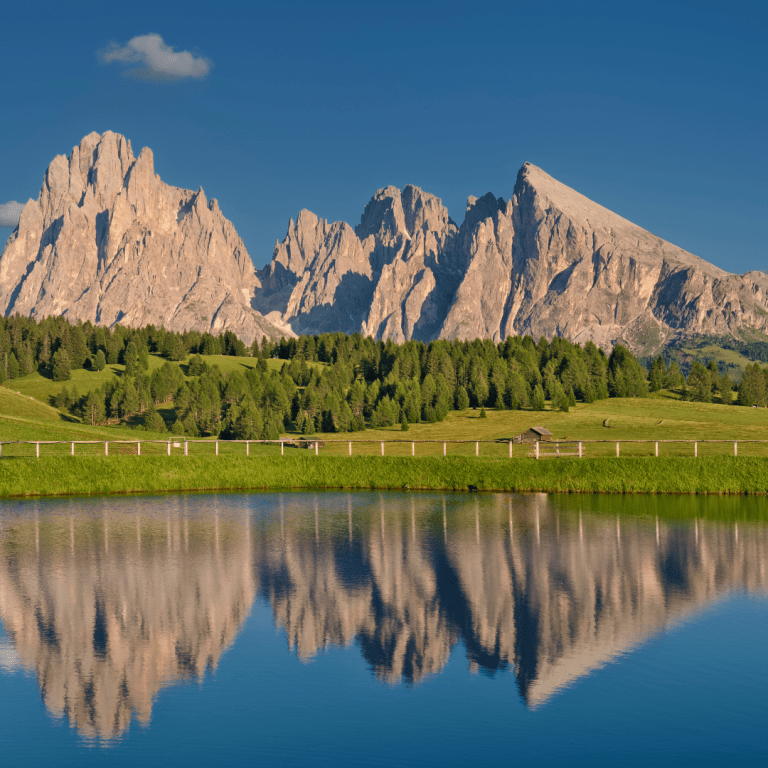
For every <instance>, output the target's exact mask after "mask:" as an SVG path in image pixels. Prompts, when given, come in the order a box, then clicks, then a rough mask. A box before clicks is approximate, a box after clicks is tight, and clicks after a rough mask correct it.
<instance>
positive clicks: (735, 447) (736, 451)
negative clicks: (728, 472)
mask: <svg viewBox="0 0 768 768" xmlns="http://www.w3.org/2000/svg"><path fill="white" fill-rule="evenodd" d="M733 455H734V456H738V455H739V444H738V442H737V441H736V440H734V441H733Z"/></svg>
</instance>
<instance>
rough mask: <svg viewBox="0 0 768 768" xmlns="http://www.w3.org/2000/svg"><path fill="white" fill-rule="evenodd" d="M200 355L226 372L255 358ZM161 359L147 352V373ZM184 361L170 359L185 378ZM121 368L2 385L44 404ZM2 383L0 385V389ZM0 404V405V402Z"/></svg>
mask: <svg viewBox="0 0 768 768" xmlns="http://www.w3.org/2000/svg"><path fill="white" fill-rule="evenodd" d="M203 359H204V360H205V362H206V363H208V365H210V366H213V365H217V366H218V367H219V368H220V369H221V372H222V373H224V374H227V373H229V372H230V371H236V370H241V371H245V370H247V369H249V368H255V367H256V362H257V361H256V359H255V358H253V357H230V356H226V355H204V356H203ZM165 362H166V360H165V358H163V357H160V356H159V355H150V356H149V372H150V373H151V372H152V371H154V370H155V369H156V368H160V367H161V366H162V365H163V364H164V363H165ZM188 362H189V358H186V359H185V360H182V361H181V362H180V363H173V365H178V366H179V367H180V368H181V370H182V372H183V373H184V374H185V378H187V377H186V371H187V364H188ZM285 362H286V361H285V360H276V359H270V360H267V365H268V366H269V367H270V368H274V369H275V370H278V371H279V370H280V369H281V368H282V367H283V364H284V363H285ZM310 365H314V366H322V365H323V364H322V363H310ZM124 370H125V366H124V365H108V366H107V367H106V368H105V369H104V370H103V371H86V370H84V369H82V368H78V369H75V370H73V371H72V378H71V379H70V380H69V381H52V380H51V379H48V378H46V377H45V376H41V375H40V374H39V373H37V372H35V373H30V374H28V375H27V376H21V377H19V378H17V379H11V380H9V381H6V382H5V383H4V385H3V387H5V388H8V389H10V390H11V391H14V392H20V393H21V394H22V395H26V396H27V397H33V398H35V400H39V401H40V402H42V403H46V404H47V403H50V401H51V398H52V397H54V396H55V395H57V394H58V393H59V392H61V389H62V387H66V388H67V389H69V390H71V389H72V388H73V387H77V391H78V392H79V393H80V394H81V395H87V394H88V392H90V391H91V390H93V389H98V388H99V387H101V386H102V385H103V384H105V383H106V382H108V381H110V380H111V379H112V378H113V377H115V376H117V377H118V378H119V377H120V376H121V375H122V373H123V371H124ZM3 387H0V390H2V389H3ZM0 408H2V406H0ZM3 412H4V411H3Z"/></svg>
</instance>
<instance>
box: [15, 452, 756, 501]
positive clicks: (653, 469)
mask: <svg viewBox="0 0 768 768" xmlns="http://www.w3.org/2000/svg"><path fill="white" fill-rule="evenodd" d="M470 485H474V486H477V487H478V488H479V489H481V490H489V491H490V490H494V491H539V492H561V493H563V492H565V493H572V492H574V493H650V494H658V493H680V494H696V493H699V494H761V495H762V494H766V493H768V459H763V458H757V457H739V458H733V457H705V458H699V459H694V458H676V457H667V458H659V459H654V458H626V459H619V460H617V459H582V460H578V459H560V460H557V459H551V460H547V461H539V462H536V461H533V460H531V459H513V460H511V461H510V460H499V459H483V458H480V459H475V458H465V457H448V458H445V459H444V458H433V457H425V458H418V459H410V458H397V457H391V458H390V457H385V458H381V457H367V456H359V457H353V458H351V459H350V458H341V457H339V458H336V457H324V456H319V457H316V456H313V455H309V456H306V455H291V456H284V457H280V456H266V455H265V456H259V457H251V458H246V457H244V456H227V457H215V456H188V457H186V458H185V457H183V456H171V457H165V456H141V457H136V456H109V457H82V458H79V457H75V458H71V457H51V458H41V459H39V460H35V459H8V460H3V462H2V464H0V497H4V498H8V497H19V496H56V495H88V494H113V493H153V492H163V491H194V490H238V489H270V490H272V489H330V488H343V489H382V490H384V489H392V490H397V489H407V488H410V489H412V490H417V489H434V490H439V489H443V490H466V489H467V488H468V487H469V486H470Z"/></svg>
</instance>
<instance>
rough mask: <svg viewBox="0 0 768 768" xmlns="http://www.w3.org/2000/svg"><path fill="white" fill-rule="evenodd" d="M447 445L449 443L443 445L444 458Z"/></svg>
mask: <svg viewBox="0 0 768 768" xmlns="http://www.w3.org/2000/svg"><path fill="white" fill-rule="evenodd" d="M447 445H448V444H447V443H443V456H445V455H446V446H447Z"/></svg>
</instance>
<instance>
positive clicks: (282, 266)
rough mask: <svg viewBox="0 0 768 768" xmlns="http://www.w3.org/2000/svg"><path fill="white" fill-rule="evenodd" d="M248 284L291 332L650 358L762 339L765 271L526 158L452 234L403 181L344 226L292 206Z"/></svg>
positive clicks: (259, 303) (766, 324) (261, 306)
mask: <svg viewBox="0 0 768 768" xmlns="http://www.w3.org/2000/svg"><path fill="white" fill-rule="evenodd" d="M257 276H258V279H259V282H260V287H259V288H257V290H256V292H255V299H254V302H253V306H254V307H256V308H257V309H258V310H260V311H261V312H263V313H264V314H265V316H266V317H267V318H268V319H269V320H271V321H272V322H275V323H276V324H278V325H282V326H283V327H286V328H290V329H292V330H293V331H295V332H296V333H319V332H323V331H334V330H343V331H346V332H347V333H352V332H355V331H359V332H361V333H363V334H370V335H372V336H375V337H378V338H391V339H393V340H394V341H398V342H402V341H405V340H407V339H420V340H424V341H427V340H430V339H434V338H447V339H474V338H490V339H493V340H495V341H499V340H501V339H504V338H506V336H508V335H510V334H532V335H533V336H534V337H535V338H539V337H541V336H546V337H547V338H550V339H551V338H552V337H553V336H563V337H565V338H568V339H570V340H572V341H576V342H581V343H584V342H586V341H590V340H591V341H594V342H595V343H597V344H598V345H600V346H602V347H603V348H605V349H609V348H610V347H612V346H613V345H614V344H615V343H617V342H622V343H624V344H627V345H628V346H629V347H631V348H632V349H633V350H635V351H637V352H651V351H655V350H657V349H659V348H660V347H661V346H663V345H664V344H666V343H668V342H670V341H672V340H674V339H676V338H681V337H686V336H694V335H697V334H701V333H712V334H717V335H722V336H728V335H736V334H738V332H739V330H740V329H742V328H746V327H749V328H755V329H758V330H761V331H764V332H766V331H768V299H767V295H768V275H766V274H765V273H763V272H749V273H747V274H745V275H741V276H738V275H731V274H729V273H727V272H724V271H723V270H722V269H719V268H717V267H715V266H713V265H712V264H709V263H707V262H705V261H704V260H702V259H700V258H698V257H696V256H694V255H693V254H690V253H688V252H687V251H684V250H683V249H682V248H678V247H677V246H675V245H672V244H671V243H668V242H666V241H664V240H662V239H661V238H659V237H657V236H655V235H653V234H651V233H650V232H647V231H646V230H644V229H642V228H641V227H638V226H637V225H635V224H632V222H630V221H627V220H626V219H624V218H622V217H621V216H619V215H617V214H616V213H613V212H612V211H609V210H608V209H607V208H604V207H603V206H601V205H598V204H597V203H595V202H593V201H591V200H589V199H588V198H586V197H584V196H583V195H580V194H579V193H578V192H576V191H574V190H573V189H571V188H569V187H567V186H565V185H564V184H561V183H560V182H559V181H556V180H555V179H553V178H552V177H551V176H549V175H548V174H546V173H545V172H544V171H542V170H541V169H540V168H537V167H536V166H534V165H531V164H530V163H526V164H525V165H523V167H522V168H521V169H520V172H519V173H518V176H517V181H516V184H515V187H514V192H513V195H512V198H511V199H509V200H506V201H505V200H504V199H503V198H497V197H495V196H494V195H493V194H491V193H488V194H487V195H485V196H484V197H481V198H475V197H470V198H469V199H468V201H467V210H466V214H465V218H464V222H463V223H462V224H461V226H460V227H457V225H456V224H455V223H454V222H453V221H452V220H451V219H450V218H449V216H448V213H447V211H446V209H445V208H444V207H443V205H442V203H441V201H440V200H439V199H438V198H436V197H434V196H433V195H429V194H427V193H425V192H423V191H422V190H420V189H419V188H418V187H412V186H407V187H405V189H404V190H403V191H402V192H401V191H400V190H398V189H396V188H395V187H386V188H385V189H381V190H379V191H378V192H377V193H376V194H375V195H374V197H373V198H372V199H371V201H370V202H369V203H368V205H367V206H366V208H365V212H364V213H363V216H362V218H361V220H360V224H359V226H358V227H357V228H356V229H355V230H354V231H353V230H352V228H351V227H350V226H349V225H347V224H339V223H337V224H330V225H329V224H328V223H327V222H325V221H322V220H320V219H318V218H317V217H316V216H315V215H314V214H312V213H310V212H308V211H302V212H301V213H300V214H299V217H298V219H297V221H296V223H295V224H294V223H293V221H291V225H290V227H289V231H288V235H287V236H286V238H285V239H284V240H283V241H282V242H281V243H278V244H277V245H276V247H275V252H274V255H273V258H272V262H271V264H269V265H268V266H267V267H266V268H265V269H263V270H261V271H259V272H257Z"/></svg>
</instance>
